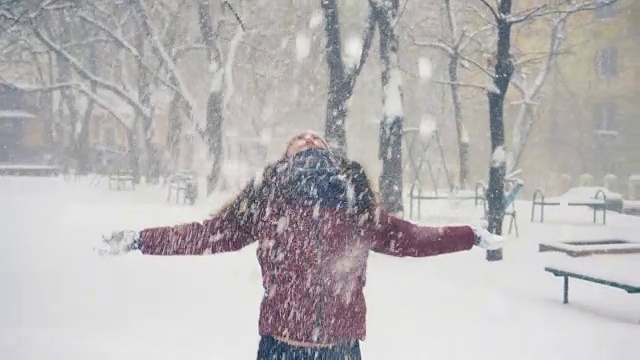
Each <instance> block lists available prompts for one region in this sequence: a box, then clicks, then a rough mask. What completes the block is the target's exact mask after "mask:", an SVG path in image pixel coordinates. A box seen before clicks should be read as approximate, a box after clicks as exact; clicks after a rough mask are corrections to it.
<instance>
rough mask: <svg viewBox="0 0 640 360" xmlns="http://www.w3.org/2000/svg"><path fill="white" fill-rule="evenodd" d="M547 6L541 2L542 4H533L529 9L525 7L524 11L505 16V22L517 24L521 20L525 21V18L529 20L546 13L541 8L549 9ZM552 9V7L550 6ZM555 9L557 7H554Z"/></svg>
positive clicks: (546, 12)
mask: <svg viewBox="0 0 640 360" xmlns="http://www.w3.org/2000/svg"><path fill="white" fill-rule="evenodd" d="M549 9H550V8H549V6H548V5H547V4H543V5H538V6H535V7H533V8H531V9H527V10H525V11H522V12H520V13H518V14H513V15H510V16H507V18H506V19H507V22H509V23H511V24H517V23H521V22H525V21H527V20H531V19H533V18H535V17H537V16H542V15H544V14H548V13H549V12H548V11H543V10H549ZM551 9H553V8H551ZM556 11H557V9H556Z"/></svg>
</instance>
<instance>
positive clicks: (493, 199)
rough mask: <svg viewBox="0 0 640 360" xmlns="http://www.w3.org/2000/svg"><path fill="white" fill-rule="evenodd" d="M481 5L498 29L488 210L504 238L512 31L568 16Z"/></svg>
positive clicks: (507, 3) (506, 4)
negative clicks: (506, 107) (506, 111)
mask: <svg viewBox="0 0 640 360" xmlns="http://www.w3.org/2000/svg"><path fill="white" fill-rule="evenodd" d="M479 1H480V3H481V4H482V5H483V6H484V7H485V8H486V9H487V11H488V12H489V13H490V14H491V15H490V16H491V18H492V19H493V22H494V23H495V26H496V28H497V39H496V49H495V53H494V56H493V57H492V58H490V59H489V65H490V68H492V70H493V85H494V88H493V89H492V91H489V92H488V94H487V96H488V100H489V124H490V132H491V152H492V156H491V165H490V168H489V185H488V189H487V203H488V207H489V214H488V222H489V231H491V232H492V233H495V234H501V233H502V221H503V219H504V178H505V173H506V158H507V154H506V150H505V146H504V144H505V138H504V101H505V97H506V94H507V90H508V88H509V84H510V83H511V79H512V76H513V74H514V71H515V61H514V58H513V56H512V55H511V30H512V28H513V26H514V25H516V24H520V23H523V22H526V21H531V20H533V19H535V18H540V17H544V16H549V15H552V14H556V13H566V12H567V9H566V8H564V7H563V6H561V7H555V6H549V5H547V4H544V5H539V6H535V7H532V8H529V9H525V10H522V11H520V12H517V13H512V1H511V0H499V1H497V2H496V6H493V5H491V4H489V2H487V1H486V0H479ZM615 1H616V0H591V1H589V4H590V5H589V6H586V7H584V8H583V10H587V9H594V8H596V7H599V6H608V5H610V4H611V3H613V2H615ZM574 13H575V11H574ZM501 257H502V252H501V251H489V252H488V253H487V258H488V259H499V258H501Z"/></svg>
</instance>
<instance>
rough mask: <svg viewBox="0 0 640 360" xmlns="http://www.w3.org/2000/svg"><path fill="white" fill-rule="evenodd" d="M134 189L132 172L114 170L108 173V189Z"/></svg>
mask: <svg viewBox="0 0 640 360" xmlns="http://www.w3.org/2000/svg"><path fill="white" fill-rule="evenodd" d="M114 188H115V189H116V190H123V189H131V190H134V189H135V183H134V178H133V174H132V173H131V172H130V171H127V170H116V171H112V172H110V173H109V190H111V189H114Z"/></svg>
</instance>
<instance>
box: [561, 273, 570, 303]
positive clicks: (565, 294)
mask: <svg viewBox="0 0 640 360" xmlns="http://www.w3.org/2000/svg"><path fill="white" fill-rule="evenodd" d="M562 303H563V304H568V303H569V277H568V276H565V277H564V289H563V291H562Z"/></svg>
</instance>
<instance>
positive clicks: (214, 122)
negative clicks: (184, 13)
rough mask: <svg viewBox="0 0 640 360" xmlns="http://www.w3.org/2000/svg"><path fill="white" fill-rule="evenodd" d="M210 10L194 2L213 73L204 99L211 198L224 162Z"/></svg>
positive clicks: (219, 69)
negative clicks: (205, 100) (205, 99)
mask: <svg viewBox="0 0 640 360" xmlns="http://www.w3.org/2000/svg"><path fill="white" fill-rule="evenodd" d="M211 9H212V7H211V6H210V4H209V0H200V1H199V2H198V24H199V26H200V34H201V35H202V39H203V41H204V43H205V46H206V49H207V58H208V59H209V64H210V65H209V68H210V69H211V70H213V72H214V73H213V75H212V76H213V79H212V84H211V86H210V89H209V96H208V98H207V113H206V128H205V133H206V135H205V138H206V141H207V146H208V148H209V156H210V160H211V169H210V170H209V175H208V176H207V195H211V193H212V192H213V190H214V189H215V187H216V186H217V185H218V182H219V181H220V176H221V170H222V162H223V160H224V153H223V152H224V149H223V146H222V126H223V123H224V118H223V113H222V104H223V84H222V82H223V81H222V80H223V77H224V68H223V66H222V56H221V54H220V50H219V49H218V46H217V44H216V30H215V28H214V23H213V18H212V15H211Z"/></svg>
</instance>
